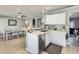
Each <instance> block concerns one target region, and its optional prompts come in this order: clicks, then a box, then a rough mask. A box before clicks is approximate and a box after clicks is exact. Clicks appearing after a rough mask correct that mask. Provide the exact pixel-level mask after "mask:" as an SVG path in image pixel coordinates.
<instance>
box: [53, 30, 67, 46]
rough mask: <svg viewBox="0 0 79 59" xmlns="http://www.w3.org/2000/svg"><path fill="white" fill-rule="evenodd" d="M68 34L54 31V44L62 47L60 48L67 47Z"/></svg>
mask: <svg viewBox="0 0 79 59" xmlns="http://www.w3.org/2000/svg"><path fill="white" fill-rule="evenodd" d="M65 36H66V32H61V31H56V32H55V31H53V32H52V37H53V38H52V43H54V44H57V45H60V46H64V47H65V46H66V38H65Z"/></svg>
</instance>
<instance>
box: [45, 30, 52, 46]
mask: <svg viewBox="0 0 79 59" xmlns="http://www.w3.org/2000/svg"><path fill="white" fill-rule="evenodd" d="M51 37H52V35H51V31H47V32H46V47H47V46H48V45H49V43H51V40H52V39H51Z"/></svg>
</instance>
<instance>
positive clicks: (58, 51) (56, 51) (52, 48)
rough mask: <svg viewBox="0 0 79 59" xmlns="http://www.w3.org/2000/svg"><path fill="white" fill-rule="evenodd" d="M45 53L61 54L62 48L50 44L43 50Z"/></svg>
mask: <svg viewBox="0 0 79 59" xmlns="http://www.w3.org/2000/svg"><path fill="white" fill-rule="evenodd" d="M44 51H45V52H47V53H48V54H61V52H62V46H59V45H56V44H53V43H50V44H49V45H48V46H47V47H46V48H45V49H44Z"/></svg>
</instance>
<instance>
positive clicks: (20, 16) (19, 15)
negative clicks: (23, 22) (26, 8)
mask: <svg viewBox="0 0 79 59" xmlns="http://www.w3.org/2000/svg"><path fill="white" fill-rule="evenodd" d="M16 15H17V18H23V17H27V16H26V15H24V14H23V13H22V12H18V13H17V14H16Z"/></svg>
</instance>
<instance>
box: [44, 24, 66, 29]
mask: <svg viewBox="0 0 79 59" xmlns="http://www.w3.org/2000/svg"><path fill="white" fill-rule="evenodd" d="M44 28H45V29H49V30H65V29H66V26H65V25H45V26H44Z"/></svg>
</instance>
